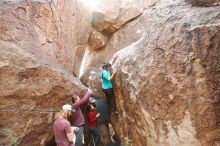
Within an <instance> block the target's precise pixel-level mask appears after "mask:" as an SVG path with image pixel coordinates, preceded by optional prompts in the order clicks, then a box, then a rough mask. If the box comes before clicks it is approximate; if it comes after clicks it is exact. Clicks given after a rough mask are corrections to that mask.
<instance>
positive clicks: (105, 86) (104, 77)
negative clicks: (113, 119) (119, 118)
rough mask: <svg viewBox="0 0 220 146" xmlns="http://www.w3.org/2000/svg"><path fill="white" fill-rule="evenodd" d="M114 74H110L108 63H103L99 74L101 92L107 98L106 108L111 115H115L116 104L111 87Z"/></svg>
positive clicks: (110, 68) (110, 69)
mask: <svg viewBox="0 0 220 146" xmlns="http://www.w3.org/2000/svg"><path fill="white" fill-rule="evenodd" d="M114 75H115V72H112V67H111V64H110V63H108V62H107V63H105V64H104V65H103V66H102V70H101V73H100V78H101V81H102V90H103V91H104V93H105V96H106V98H107V104H108V108H109V109H110V111H111V113H113V114H114V113H117V111H116V104H115V96H114V92H113V86H112V82H111V80H112V79H113V77H114Z"/></svg>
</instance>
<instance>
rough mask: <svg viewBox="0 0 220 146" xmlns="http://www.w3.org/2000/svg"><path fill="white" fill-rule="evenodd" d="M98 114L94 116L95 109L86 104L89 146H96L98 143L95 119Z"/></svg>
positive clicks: (98, 137)
mask: <svg viewBox="0 0 220 146" xmlns="http://www.w3.org/2000/svg"><path fill="white" fill-rule="evenodd" d="M99 116H100V114H99V113H98V114H96V112H95V108H94V106H93V105H92V104H88V106H87V117H88V124H89V133H90V140H89V142H90V146H98V145H99V142H100V136H99V133H98V129H97V127H96V119H97V117H99Z"/></svg>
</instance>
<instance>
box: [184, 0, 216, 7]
mask: <svg viewBox="0 0 220 146" xmlns="http://www.w3.org/2000/svg"><path fill="white" fill-rule="evenodd" d="M186 2H189V3H191V4H192V6H198V7H208V6H212V5H219V4H220V0H208V1H206V0H186Z"/></svg>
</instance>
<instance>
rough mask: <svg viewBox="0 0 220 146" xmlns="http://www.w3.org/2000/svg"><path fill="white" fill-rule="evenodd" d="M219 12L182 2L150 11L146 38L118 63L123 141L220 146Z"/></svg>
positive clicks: (139, 145)
mask: <svg viewBox="0 0 220 146" xmlns="http://www.w3.org/2000/svg"><path fill="white" fill-rule="evenodd" d="M219 9H220V7H219V6H215V7H208V8H200V9H198V8H193V7H191V5H187V4H186V3H185V2H184V1H181V0H178V1H164V2H161V3H160V4H159V5H157V6H156V7H154V9H149V10H146V11H145V12H144V14H143V15H144V16H143V17H145V18H146V20H147V22H146V26H147V27H146V28H145V35H144V36H143V37H142V39H140V40H138V41H137V42H136V43H134V44H132V45H130V46H128V47H127V48H125V49H122V50H120V51H119V52H117V54H116V55H115V56H114V59H113V63H114V69H115V70H117V74H116V77H115V80H114V83H115V93H116V98H117V99H116V101H117V107H118V109H119V115H118V116H117V117H114V118H113V119H112V121H113V126H114V128H115V130H116V133H117V134H118V135H119V137H121V139H123V138H124V137H128V138H129V139H130V140H132V142H131V143H132V144H133V145H135V146H155V145H158V146H219V145H220V135H219V132H220V127H219V112H220V111H219V110H220V108H219V103H220V88H219V87H220V81H219V70H220V66H219V64H220V42H219V40H220V35H219V32H220V25H219V22H220V11H219ZM128 25H129V24H128ZM119 127H120V128H119Z"/></svg>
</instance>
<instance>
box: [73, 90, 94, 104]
mask: <svg viewBox="0 0 220 146" xmlns="http://www.w3.org/2000/svg"><path fill="white" fill-rule="evenodd" d="M91 93H92V91H91V89H88V91H87V93H86V94H85V95H84V97H83V98H82V99H80V100H79V101H77V102H75V103H74V104H73V105H74V106H75V107H80V106H81V105H83V104H85V103H87V102H88V101H89V97H90V95H91Z"/></svg>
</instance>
